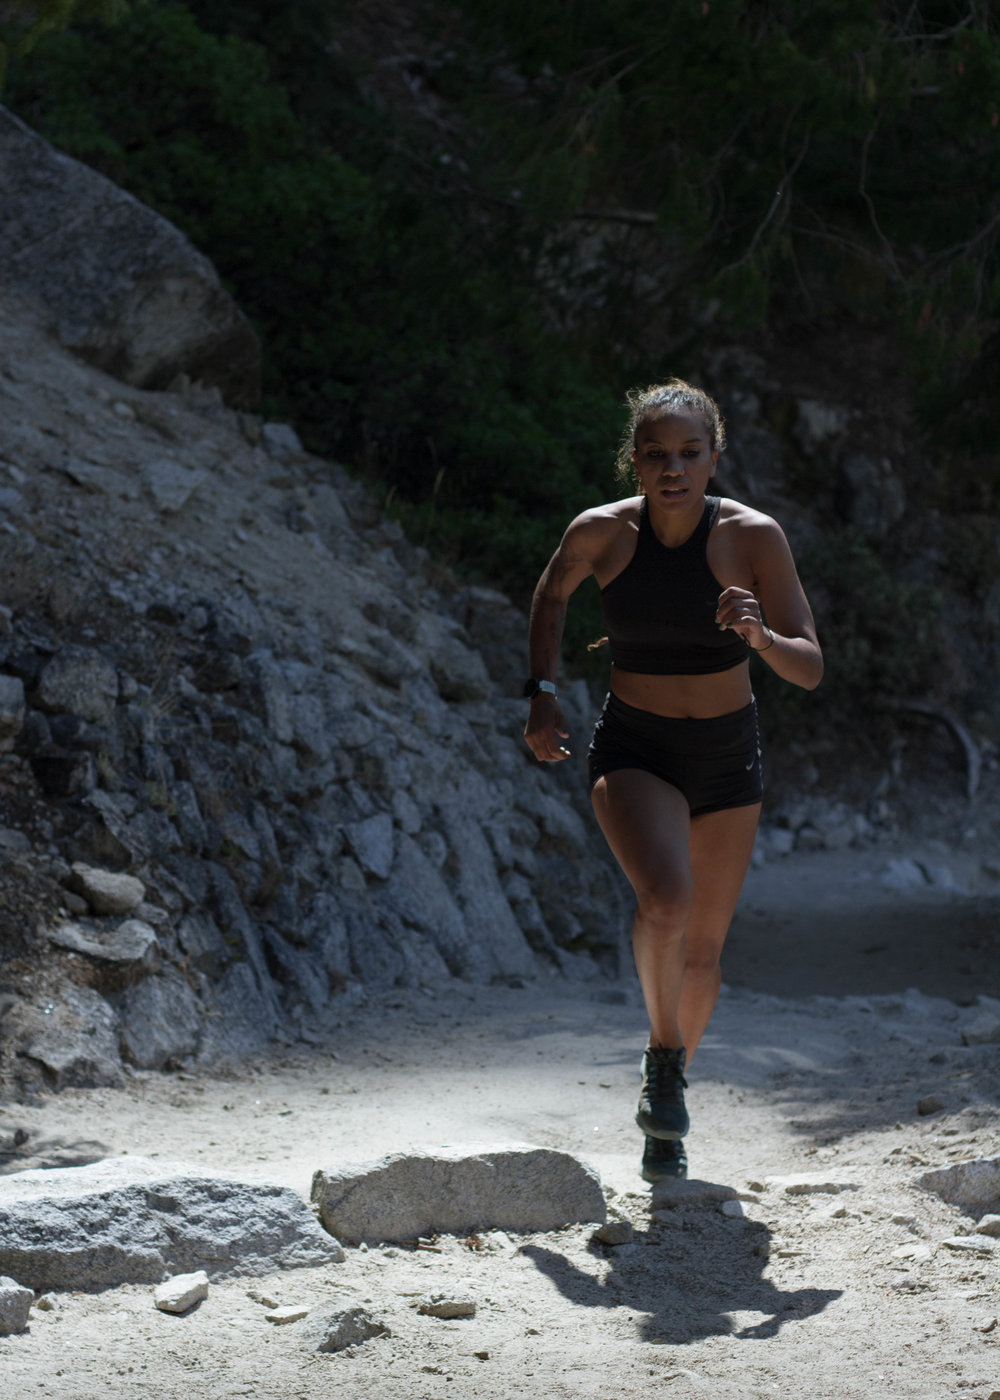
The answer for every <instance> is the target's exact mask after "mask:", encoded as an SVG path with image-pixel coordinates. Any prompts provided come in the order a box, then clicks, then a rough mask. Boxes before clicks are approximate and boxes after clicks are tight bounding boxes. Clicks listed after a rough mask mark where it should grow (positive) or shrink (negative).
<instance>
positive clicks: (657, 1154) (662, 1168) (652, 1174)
mask: <svg viewBox="0 0 1000 1400" xmlns="http://www.w3.org/2000/svg"><path fill="white" fill-rule="evenodd" d="M687 1174H688V1159H687V1153H686V1152H685V1151H684V1144H683V1142H681V1140H680V1138H655V1137H649V1136H648V1135H647V1137H646V1150H645V1152H643V1154H642V1179H643V1181H650V1182H653V1183H655V1182H657V1181H673V1180H677V1179H678V1178H679V1177H685V1176H687Z"/></svg>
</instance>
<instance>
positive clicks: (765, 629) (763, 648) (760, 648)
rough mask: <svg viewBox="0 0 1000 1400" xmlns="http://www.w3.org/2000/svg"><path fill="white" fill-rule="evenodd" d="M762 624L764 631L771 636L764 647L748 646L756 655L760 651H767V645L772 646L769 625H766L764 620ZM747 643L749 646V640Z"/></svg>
mask: <svg viewBox="0 0 1000 1400" xmlns="http://www.w3.org/2000/svg"><path fill="white" fill-rule="evenodd" d="M763 626H764V631H765V632H766V633H767V635H768V636H769V637H770V638H771V640H770V641H769V642H768V644H767V646H766V647H750V650H751V651H755V652H757V654H758V655H759V654H760V653H761V652H762V651H767V649H768V647H773V646H774V633H773V632H772V631H771V629H770V627H768V625H767V623H766V622H765V623H764V624H763ZM747 645H748V646H750V644H749V642H748V643H747Z"/></svg>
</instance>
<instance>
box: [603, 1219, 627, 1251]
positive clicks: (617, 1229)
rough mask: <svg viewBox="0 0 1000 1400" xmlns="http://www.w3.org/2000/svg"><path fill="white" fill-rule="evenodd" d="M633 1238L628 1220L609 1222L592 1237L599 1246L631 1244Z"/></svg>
mask: <svg viewBox="0 0 1000 1400" xmlns="http://www.w3.org/2000/svg"><path fill="white" fill-rule="evenodd" d="M634 1237H635V1231H634V1230H633V1229H632V1225H631V1222H630V1221H628V1220H609V1221H608V1223H607V1224H606V1225H602V1226H601V1228H600V1229H599V1230H598V1231H597V1233H596V1234H595V1235H594V1239H595V1240H599V1241H600V1243H601V1244H612V1245H614V1244H631V1242H632V1240H633V1238H634Z"/></svg>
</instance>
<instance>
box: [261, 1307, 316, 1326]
mask: <svg viewBox="0 0 1000 1400" xmlns="http://www.w3.org/2000/svg"><path fill="white" fill-rule="evenodd" d="M265 1316H266V1317H267V1320H268V1322H273V1323H276V1324H277V1326H279V1327H281V1326H283V1325H284V1324H285V1323H286V1322H300V1321H301V1320H302V1318H304V1317H308V1316H309V1309H308V1308H304V1307H297V1306H296V1305H295V1304H294V1303H292V1304H289V1305H288V1306H287V1307H283V1308H272V1309H271V1311H270V1312H269V1313H266V1314H265Z"/></svg>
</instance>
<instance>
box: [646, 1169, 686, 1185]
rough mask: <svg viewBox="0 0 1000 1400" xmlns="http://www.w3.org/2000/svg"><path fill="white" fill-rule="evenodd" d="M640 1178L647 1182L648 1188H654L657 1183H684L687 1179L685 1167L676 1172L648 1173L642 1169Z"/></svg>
mask: <svg viewBox="0 0 1000 1400" xmlns="http://www.w3.org/2000/svg"><path fill="white" fill-rule="evenodd" d="M641 1176H642V1179H643V1181H648V1182H649V1184H650V1186H655V1185H656V1184H657V1182H658V1181H684V1180H685V1179H686V1177H687V1167H682V1168H681V1170H680V1171H677V1172H655V1173H654V1172H650V1171H647V1170H646V1168H645V1167H643V1169H642V1172H641Z"/></svg>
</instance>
